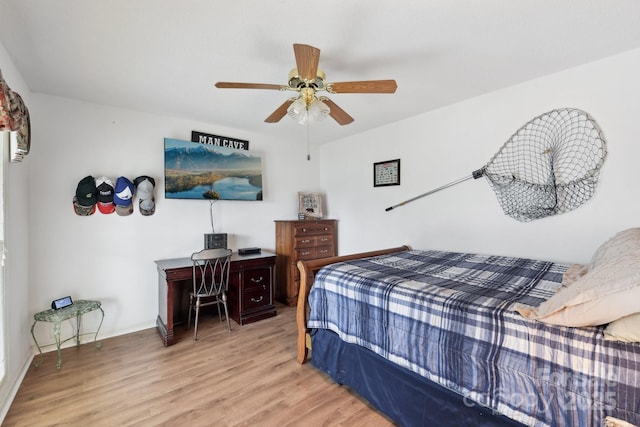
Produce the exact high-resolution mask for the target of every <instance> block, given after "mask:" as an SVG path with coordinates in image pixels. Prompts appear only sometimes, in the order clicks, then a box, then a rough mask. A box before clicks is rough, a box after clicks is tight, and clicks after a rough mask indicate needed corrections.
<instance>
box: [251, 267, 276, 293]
mask: <svg viewBox="0 0 640 427" xmlns="http://www.w3.org/2000/svg"><path fill="white" fill-rule="evenodd" d="M270 275H271V270H270V269H269V268H254V269H251V270H246V271H245V272H244V289H245V290H249V289H256V288H260V289H268V288H269V286H270V280H269V279H270V277H271V276H270Z"/></svg>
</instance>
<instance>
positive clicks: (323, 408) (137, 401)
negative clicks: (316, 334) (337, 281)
mask: <svg viewBox="0 0 640 427" xmlns="http://www.w3.org/2000/svg"><path fill="white" fill-rule="evenodd" d="M107 316H108V313H107ZM178 331H179V334H178V342H177V343H176V344H175V345H173V346H171V347H166V348H165V347H164V346H163V345H162V342H161V341H160V337H159V336H158V334H157V332H156V331H155V329H148V330H144V331H140V332H136V333H132V334H127V335H123V336H119V337H115V338H110V339H105V340H103V341H102V344H103V345H102V349H97V348H96V347H95V346H94V345H93V344H84V345H82V346H80V347H79V348H75V347H72V348H67V349H64V350H63V354H62V368H61V369H60V370H56V354H55V352H49V353H46V354H45V359H44V362H43V363H42V365H40V367H38V368H34V367H33V365H32V366H31V367H30V368H29V371H28V372H27V375H26V376H25V378H24V381H23V382H22V385H21V386H20V389H19V391H18V394H17V396H16V398H15V400H14V402H13V404H12V405H11V408H10V409H9V412H8V414H7V416H6V417H5V420H4V422H3V424H2V425H3V426H29V427H34V426H51V425H65V426H133V425H135V426H254V425H255V426H305V427H306V426H311V427H313V426H367V427H374V426H391V425H393V424H392V423H391V422H390V421H389V420H388V419H386V418H385V417H384V416H382V415H380V414H379V413H378V412H376V411H375V410H373V409H372V408H371V407H370V406H369V405H368V404H367V403H366V402H365V401H364V400H362V399H361V398H359V397H358V396H356V395H355V394H353V393H352V392H351V391H350V390H349V389H348V388H346V387H342V386H339V385H337V384H335V383H334V382H333V381H332V380H331V379H330V378H329V377H328V376H327V375H325V374H323V373H321V372H320V371H318V370H316V369H315V368H314V367H313V366H311V364H310V363H307V364H305V365H298V364H297V363H296V361H295V358H296V331H295V308H289V307H285V306H283V305H278V315H277V316H276V317H273V318H270V319H265V320H261V321H259V322H256V323H253V324H249V325H245V326H239V325H237V324H236V323H234V322H233V321H232V331H231V333H229V332H227V330H226V324H225V323H224V322H222V323H221V322H219V320H218V318H217V317H213V316H204V317H203V318H202V319H201V321H200V325H199V328H198V338H199V340H198V342H196V343H194V342H193V341H192V340H191V330H190V331H187V330H186V327H184V326H181V327H178ZM98 339H99V337H98Z"/></svg>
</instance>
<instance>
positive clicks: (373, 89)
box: [327, 80, 398, 93]
mask: <svg viewBox="0 0 640 427" xmlns="http://www.w3.org/2000/svg"><path fill="white" fill-rule="evenodd" d="M397 88H398V85H397V84H396V81H395V80H364V81H359V82H338V83H329V84H327V91H328V92H330V93H395V91H396V89H397Z"/></svg>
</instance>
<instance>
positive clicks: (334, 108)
mask: <svg viewBox="0 0 640 427" xmlns="http://www.w3.org/2000/svg"><path fill="white" fill-rule="evenodd" d="M320 100H321V101H322V102H324V103H325V104H326V105H327V107H329V115H330V116H331V117H332V118H333V120H335V121H336V122H338V123H339V124H340V125H341V126H344V125H348V124H349V123H351V122H353V120H354V119H353V117H351V116H350V115H349V114H347V112H346V111H344V110H343V109H342V108H340V107H338V105H337V104H336V103H335V102H333V101H332V100H330V99H329V98H327V97H325V96H322V97H320Z"/></svg>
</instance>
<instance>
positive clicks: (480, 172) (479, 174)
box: [385, 167, 485, 212]
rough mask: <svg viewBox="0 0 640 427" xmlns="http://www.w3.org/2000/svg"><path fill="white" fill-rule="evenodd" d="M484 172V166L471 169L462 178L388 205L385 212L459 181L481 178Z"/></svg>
mask: <svg viewBox="0 0 640 427" xmlns="http://www.w3.org/2000/svg"><path fill="white" fill-rule="evenodd" d="M484 172H485V168H484V167H483V168H481V169H478V170H475V171H473V173H472V174H471V176H466V177H464V178H460V179H458V180H457V181H453V182H450V183H448V184H445V185H443V186H441V187H438V188H435V189H433V190H431V191H427V192H426V193H423V194H420V195H419V196H416V197H412V198H411V199H409V200H405V201H404V202H401V203H398V204H397V205H393V206H389V207H388V208H386V209H385V212H389V211H390V210H392V209H395V208H397V207H400V206H402V205H406V204H407V203H411V202H413V201H414V200H418V199H421V198H422V197H425V196H428V195H430V194H433V193H437V192H438V191H440V190H444V189H445V188H449V187H452V186H454V185H456V184H460V183H461V182H464V181H468V180H470V179H471V178H473V179H478V178H481V177H482V176H483V175H484Z"/></svg>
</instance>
